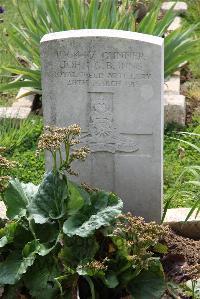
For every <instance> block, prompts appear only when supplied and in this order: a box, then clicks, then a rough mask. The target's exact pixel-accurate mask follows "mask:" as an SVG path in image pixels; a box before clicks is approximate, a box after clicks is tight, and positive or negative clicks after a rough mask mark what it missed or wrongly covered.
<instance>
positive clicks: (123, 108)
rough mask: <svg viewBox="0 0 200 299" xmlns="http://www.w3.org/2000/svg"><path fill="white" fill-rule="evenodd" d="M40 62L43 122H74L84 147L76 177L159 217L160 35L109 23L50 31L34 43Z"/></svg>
mask: <svg viewBox="0 0 200 299" xmlns="http://www.w3.org/2000/svg"><path fill="white" fill-rule="evenodd" d="M41 61H42V88H43V109H44V110H43V111H44V121H45V124H47V125H48V124H53V125H57V126H66V125H68V124H73V123H79V124H80V126H81V128H82V132H83V134H82V139H81V144H82V145H87V146H89V147H90V149H91V151H92V153H91V155H90V157H89V158H88V159H87V161H86V162H85V163H84V166H83V165H82V164H81V163H80V164H78V165H77V166H78V170H79V173H80V177H79V181H83V182H87V183H88V184H91V185H93V186H97V187H99V188H103V189H105V190H108V191H113V192H116V193H117V194H119V196H121V197H122V198H123V200H124V207H125V210H126V211H131V212H133V214H135V215H140V216H144V217H145V219H146V220H157V221H159V220H160V219H161V210H162V146H163V145H162V142H163V135H162V134H163V98H162V95H163V86H164V82H163V77H164V76H163V74H164V69H163V39H162V38H160V37H155V36H150V35H145V34H141V33H135V32H127V31H121V30H109V29H107V30H100V29H98V30H94V29H90V30H72V31H67V32H58V33H52V34H48V35H46V36H44V37H43V39H42V41H41ZM50 163H51V161H50V160H48V159H47V167H48V166H49V165H50Z"/></svg>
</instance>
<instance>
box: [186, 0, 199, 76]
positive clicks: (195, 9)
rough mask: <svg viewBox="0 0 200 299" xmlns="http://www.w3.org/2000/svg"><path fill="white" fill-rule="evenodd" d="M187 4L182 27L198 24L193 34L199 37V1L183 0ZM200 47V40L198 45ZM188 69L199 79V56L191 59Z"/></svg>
mask: <svg viewBox="0 0 200 299" xmlns="http://www.w3.org/2000/svg"><path fill="white" fill-rule="evenodd" d="M185 2H187V4H188V11H187V14H186V15H185V17H184V19H183V25H184V27H189V26H191V25H193V24H199V26H198V27H197V29H196V31H195V35H196V36H197V37H198V38H199V39H200V1H199V0H185ZM198 47H199V49H200V41H199V45H198ZM190 69H191V71H192V74H193V76H194V77H195V78H199V79H200V59H199V57H198V58H196V59H193V60H191V63H190Z"/></svg>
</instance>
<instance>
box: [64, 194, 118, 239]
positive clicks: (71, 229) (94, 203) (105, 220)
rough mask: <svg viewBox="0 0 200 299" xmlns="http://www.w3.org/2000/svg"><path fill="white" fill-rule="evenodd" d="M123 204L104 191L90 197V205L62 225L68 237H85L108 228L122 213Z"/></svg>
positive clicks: (113, 195) (114, 196)
mask: <svg viewBox="0 0 200 299" xmlns="http://www.w3.org/2000/svg"><path fill="white" fill-rule="evenodd" d="M122 207H123V203H122V201H121V199H119V198H118V197H117V196H116V195H115V194H113V193H107V192H104V191H100V192H94V193H93V194H92V195H91V204H85V205H84V206H83V208H82V209H80V210H79V211H78V212H77V213H76V214H75V215H73V216H71V217H69V219H68V220H66V221H65V223H64V225H63V231H64V233H65V234H66V235H68V236H74V235H77V236H80V237H87V236H89V235H92V234H93V233H94V231H95V230H97V229H99V228H100V227H103V226H108V225H109V224H110V223H111V222H112V221H113V219H114V218H115V217H116V216H118V215H119V214H120V213H121V211H122Z"/></svg>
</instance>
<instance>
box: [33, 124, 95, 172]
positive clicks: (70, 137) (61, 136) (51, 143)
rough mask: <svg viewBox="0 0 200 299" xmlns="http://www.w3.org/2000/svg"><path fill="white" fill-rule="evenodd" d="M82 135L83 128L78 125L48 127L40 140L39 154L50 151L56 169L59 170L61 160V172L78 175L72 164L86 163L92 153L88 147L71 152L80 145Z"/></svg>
mask: <svg viewBox="0 0 200 299" xmlns="http://www.w3.org/2000/svg"><path fill="white" fill-rule="evenodd" d="M80 134H81V128H80V126H79V125H77V124H74V125H70V126H68V127H66V128H59V127H55V126H46V127H45V128H44V133H43V134H42V135H41V136H40V138H39V142H38V151H37V153H38V152H40V151H43V150H47V151H50V152H51V154H52V156H53V160H54V168H55V169H57V165H58V160H57V158H59V163H60V166H59V169H60V170H66V171H67V172H68V173H69V174H70V175H78V173H77V172H75V171H74V170H72V168H71V163H72V162H73V161H75V160H82V161H84V160H85V159H86V157H87V155H88V154H89V152H90V150H89V148H87V147H86V146H83V147H81V148H79V149H75V150H74V151H72V152H71V150H70V148H71V147H73V146H74V145H77V144H79V143H80V140H79V136H80ZM57 156H58V157H57Z"/></svg>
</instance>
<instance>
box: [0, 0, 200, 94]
mask: <svg viewBox="0 0 200 299" xmlns="http://www.w3.org/2000/svg"><path fill="white" fill-rule="evenodd" d="M14 2H15V4H16V9H17V10H18V12H19V14H20V16H21V19H22V22H23V24H22V25H21V26H18V25H13V32H12V33H10V34H9V35H10V40H9V43H6V39H5V41H4V43H5V47H6V48H7V49H9V51H10V53H12V54H13V56H14V57H15V60H16V66H13V65H12V66H9V65H4V67H3V69H4V71H7V72H8V73H11V74H15V75H17V77H15V78H14V80H13V79H12V80H11V82H9V83H5V84H1V85H0V91H5V90H10V89H15V88H19V87H29V88H31V89H30V91H29V92H28V93H38V94H41V93H42V88H41V67H40V51H39V45H40V40H41V38H42V37H43V35H45V34H47V33H50V32H56V31H65V30H71V29H83V28H88V29H90V28H98V29H102V28H105V29H121V30H127V31H137V32H140V33H145V34H151V35H156V36H160V37H163V36H165V34H166V33H167V29H168V27H169V25H170V24H171V23H172V21H173V20H174V18H175V13H174V12H173V7H172V8H171V9H170V10H169V11H168V12H167V13H166V14H165V15H164V16H163V18H162V19H161V20H159V13H160V5H161V3H160V2H161V1H156V2H154V5H153V6H152V8H151V9H150V11H149V12H148V13H147V14H146V15H145V16H144V17H143V18H142V20H141V22H140V23H137V10H135V5H134V4H135V3H136V2H137V1H129V0H124V1H122V5H121V6H117V3H118V1H117V0H103V1H101V2H100V1H99V0H91V1H83V0H63V1H56V0H43V1H40V0H34V1H32V2H30V1H27V2H26V6H27V8H26V9H25V11H26V13H23V12H22V10H21V9H20V4H19V3H18V1H17V0H16V1H14ZM23 9H24V7H23ZM196 27H197V25H194V26H190V28H189V29H184V30H182V29H181V30H176V31H174V32H172V33H168V34H167V36H166V37H165V77H167V76H169V75H170V74H172V73H173V72H174V71H175V70H176V69H177V68H179V65H180V64H181V63H183V62H185V61H189V60H190V58H191V55H192V57H194V56H195V55H198V54H199V50H198V49H197V50H196V45H197V43H198V41H197V40H195V38H194V37H193V32H194V30H195V28H196ZM3 40H4V39H3ZM16 48H17V49H18V50H17V51H16Z"/></svg>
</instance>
